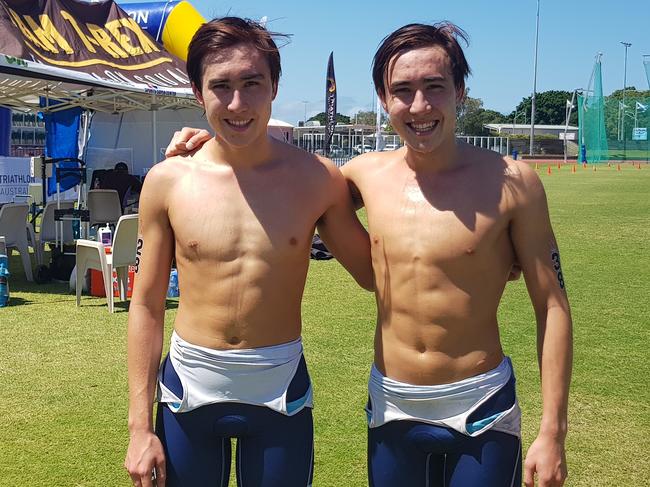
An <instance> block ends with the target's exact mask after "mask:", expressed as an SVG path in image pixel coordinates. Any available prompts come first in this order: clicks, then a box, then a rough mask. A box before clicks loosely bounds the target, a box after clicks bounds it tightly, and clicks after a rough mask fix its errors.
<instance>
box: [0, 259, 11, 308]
mask: <svg viewBox="0 0 650 487" xmlns="http://www.w3.org/2000/svg"><path fill="white" fill-rule="evenodd" d="M8 266H9V260H8V259H7V256H6V255H5V254H2V255H0V308H3V307H5V306H7V303H8V302H9V269H8V268H7V267H8Z"/></svg>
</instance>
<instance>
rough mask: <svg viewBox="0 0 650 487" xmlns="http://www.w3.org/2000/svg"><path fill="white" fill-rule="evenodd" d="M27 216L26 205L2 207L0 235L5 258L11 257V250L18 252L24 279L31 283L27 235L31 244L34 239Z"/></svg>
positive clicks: (30, 263)
mask: <svg viewBox="0 0 650 487" xmlns="http://www.w3.org/2000/svg"><path fill="white" fill-rule="evenodd" d="M28 214H29V204H28V203H7V204H5V205H2V208H0V235H2V236H3V237H4V238H5V246H6V249H7V257H11V250H12V249H16V250H18V252H19V253H20V259H21V260H22V262H23V268H24V269H25V277H26V278H27V280H28V281H33V280H34V277H33V275H32V262H31V259H30V257H29V241H28V235H29V238H31V241H32V243H33V242H34V241H35V240H36V239H35V238H34V228H33V227H32V225H31V223H28V222H27V215H28ZM35 251H36V250H35Z"/></svg>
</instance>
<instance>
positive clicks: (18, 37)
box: [0, 0, 190, 90]
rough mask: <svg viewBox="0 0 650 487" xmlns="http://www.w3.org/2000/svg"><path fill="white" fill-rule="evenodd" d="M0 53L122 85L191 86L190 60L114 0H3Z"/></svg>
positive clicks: (0, 0) (186, 87)
mask: <svg viewBox="0 0 650 487" xmlns="http://www.w3.org/2000/svg"><path fill="white" fill-rule="evenodd" d="M0 32H2V35H0V54H3V55H5V56H9V57H15V58H20V59H24V60H28V61H33V62H37V63H42V64H45V65H50V66H56V67H59V68H63V69H69V70H74V71H80V72H84V73H87V74H90V75H91V76H92V77H94V78H96V79H101V80H103V81H109V82H111V83H117V84H126V85H128V84H146V85H149V86H150V87H152V88H171V89H174V90H176V89H183V88H185V89H189V88H190V85H189V80H188V79H187V75H186V74H185V64H184V63H183V61H181V60H179V59H178V58H176V57H174V56H172V55H170V54H169V53H168V52H166V51H165V50H164V49H162V48H161V47H160V45H158V44H157V43H156V42H155V41H154V40H153V39H152V38H151V37H150V36H149V35H148V34H147V33H145V32H144V31H143V30H142V29H141V28H140V27H139V26H138V24H137V23H136V22H135V20H133V19H132V18H131V17H129V16H128V15H127V14H126V13H125V12H124V11H123V10H122V9H121V8H120V7H119V6H118V5H117V4H116V3H115V2H113V1H110V0H108V1H105V2H102V3H93V4H88V3H84V2H80V1H75V0H0Z"/></svg>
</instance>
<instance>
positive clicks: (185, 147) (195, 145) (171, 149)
mask: <svg viewBox="0 0 650 487" xmlns="http://www.w3.org/2000/svg"><path fill="white" fill-rule="evenodd" d="M211 138H212V136H211V135H210V133H209V132H208V131H207V130H204V129H195V128H192V127H183V128H182V129H181V130H179V131H176V132H174V135H173V137H172V140H171V141H170V142H169V145H168V146H167V149H165V157H173V156H185V155H188V154H189V153H190V152H192V151H194V150H196V149H199V148H200V147H201V146H202V145H203V144H205V143H206V142H207V141H208V140H210V139H211Z"/></svg>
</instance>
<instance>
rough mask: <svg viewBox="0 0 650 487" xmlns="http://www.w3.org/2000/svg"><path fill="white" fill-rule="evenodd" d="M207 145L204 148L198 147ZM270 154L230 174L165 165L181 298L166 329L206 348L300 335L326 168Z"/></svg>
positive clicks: (195, 162) (199, 161)
mask: <svg viewBox="0 0 650 487" xmlns="http://www.w3.org/2000/svg"><path fill="white" fill-rule="evenodd" d="M206 145H207V144H206ZM275 155H276V158H275V159H274V160H272V161H269V162H267V163H265V164H263V165H260V166H258V167H247V168H237V169H234V168H233V167H232V166H230V165H227V164H218V163H216V164H215V163H214V162H213V161H206V160H204V159H203V157H205V156H204V153H203V150H201V151H199V152H197V154H195V155H194V156H193V158H192V159H190V160H186V161H183V162H180V163H179V162H178V161H173V162H172V164H175V165H176V167H175V168H174V170H175V171H176V174H177V181H176V182H175V183H174V184H173V186H172V188H171V190H170V194H169V198H168V199H167V201H168V216H169V221H170V224H171V227H172V230H173V232H174V238H175V256H176V262H177V265H178V270H179V287H180V289H181V297H180V302H179V308H178V314H177V316H176V321H175V323H174V327H175V330H176V332H177V333H178V334H179V335H180V336H181V337H182V338H184V339H185V340H187V341H189V342H191V343H194V344H197V345H201V346H206V347H210V348H216V349H224V348H252V347H260V346H268V345H274V344H279V343H285V342H288V341H291V340H294V339H296V338H298V337H299V336H300V330H301V318H300V301H301V297H302V293H303V288H304V284H305V279H306V274H307V268H308V265H309V249H310V246H311V240H312V235H313V232H314V226H315V224H316V221H317V220H318V218H319V217H320V215H322V213H323V212H324V211H325V209H326V207H327V199H326V187H327V177H328V175H327V171H326V170H325V168H324V167H323V165H322V163H321V162H320V161H319V160H318V159H316V158H315V157H313V156H309V155H307V154H306V153H304V152H302V151H298V150H296V149H292V148H289V147H288V146H285V145H281V146H279V147H276V154H275Z"/></svg>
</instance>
